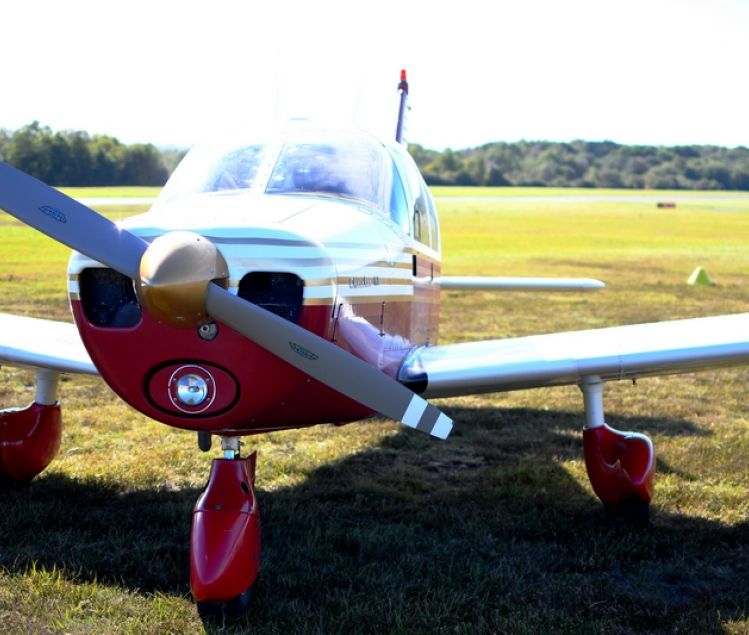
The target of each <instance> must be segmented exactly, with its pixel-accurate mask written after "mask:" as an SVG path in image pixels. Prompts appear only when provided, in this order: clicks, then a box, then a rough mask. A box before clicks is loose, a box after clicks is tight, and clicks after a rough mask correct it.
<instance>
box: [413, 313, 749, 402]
mask: <svg viewBox="0 0 749 635" xmlns="http://www.w3.org/2000/svg"><path fill="white" fill-rule="evenodd" d="M745 363H749V313H741V314H736V315H724V316H717V317H708V318H696V319H690V320H676V321H670V322H656V323H650V324H635V325H631V326H618V327H612V328H603V329H594V330H586V331H571V332H567V333H552V334H548V335H534V336H528V337H517V338H509V339H502V340H489V341H483V342H470V343H463V344H446V345H439V346H428V347H422V348H419V349H416V350H415V351H414V352H413V353H412V354H411V356H410V357H409V358H408V359H407V360H406V362H405V364H404V365H403V367H402V369H401V372H400V375H399V379H400V380H401V381H402V382H403V383H405V384H406V385H409V386H411V387H412V388H413V389H414V390H417V391H419V392H421V393H422V395H423V396H424V397H427V398H429V397H453V396H458V395H467V394H475V393H482V392H502V391H509V390H519V389H524V388H539V387H543V386H559V385H565V384H578V383H580V381H581V380H582V379H583V378H584V377H591V376H597V377H600V378H601V379H602V380H603V381H611V380H614V379H634V378H637V377H644V376H648V375H667V374H674V373H684V372H690V371H695V370H700V369H705V368H713V367H718V366H731V365H737V364H745Z"/></svg>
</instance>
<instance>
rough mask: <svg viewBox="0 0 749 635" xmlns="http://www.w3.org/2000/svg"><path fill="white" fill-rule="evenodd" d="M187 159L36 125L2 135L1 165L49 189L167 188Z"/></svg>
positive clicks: (147, 146)
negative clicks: (121, 186) (117, 186)
mask: <svg viewBox="0 0 749 635" xmlns="http://www.w3.org/2000/svg"><path fill="white" fill-rule="evenodd" d="M183 155H184V152H180V151H177V150H166V151H164V150H159V149H158V148H156V147H155V146H154V145H152V144H150V143H136V144H132V145H125V144H123V143H120V142H119V141H118V140H117V139H115V138H114V137H109V136H106V135H89V134H88V133H87V132H83V131H80V130H64V131H58V132H53V131H52V130H51V129H50V128H49V127H47V126H42V125H41V124H40V123H39V122H38V121H34V122H33V123H30V124H28V125H27V126H24V127H23V128H19V129H18V130H16V131H15V132H10V131H8V130H4V129H0V160H1V161H4V162H6V163H8V164H9V165H12V166H14V167H16V168H18V169H19V170H23V171H24V172H27V173H28V174H31V175H32V176H35V177H36V178H38V179H40V180H42V181H44V182H45V183H49V184H51V185H64V186H88V185H163V184H164V183H165V182H166V180H167V178H168V177H169V174H170V173H171V171H172V170H173V169H174V167H175V166H176V164H177V162H178V161H179V159H180V158H181V157H182V156H183Z"/></svg>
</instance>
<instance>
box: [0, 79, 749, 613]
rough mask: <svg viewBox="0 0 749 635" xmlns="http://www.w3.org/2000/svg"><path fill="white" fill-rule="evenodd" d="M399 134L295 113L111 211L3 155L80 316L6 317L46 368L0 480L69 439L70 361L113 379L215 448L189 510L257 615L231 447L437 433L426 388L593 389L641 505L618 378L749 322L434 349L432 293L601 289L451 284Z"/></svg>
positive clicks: (22, 472)
mask: <svg viewBox="0 0 749 635" xmlns="http://www.w3.org/2000/svg"><path fill="white" fill-rule="evenodd" d="M399 88H400V90H401V110H400V115H399V118H398V125H397V132H396V139H395V141H393V142H388V141H380V140H377V139H376V138H375V137H373V136H371V135H369V134H367V133H365V132H362V131H358V130H343V129H337V128H325V127H314V126H311V125H309V124H308V123H304V122H292V123H290V124H289V125H288V126H287V127H286V128H284V129H283V130H281V131H280V132H274V133H273V134H271V133H261V134H258V135H256V136H255V137H253V138H251V139H247V140H243V141H236V142H233V143H232V144H228V145H214V146H205V147H202V148H200V147H198V148H196V149H194V150H193V151H191V152H190V153H189V154H188V155H187V157H186V158H185V159H184V161H183V162H182V164H181V165H180V166H179V168H178V169H177V170H176V172H175V173H174V175H173V177H172V178H171V179H170V181H169V183H168V184H167V185H166V187H165V188H164V190H163V192H162V193H161V195H160V196H159V198H158V200H157V201H156V203H155V204H154V205H153V207H152V209H151V210H150V211H149V212H148V213H147V214H143V215H140V216H136V217H133V218H130V219H127V220H126V221H124V222H122V223H118V224H115V223H112V222H111V221H109V220H108V219H106V218H104V217H102V216H100V215H99V214H97V213H96V212H94V211H93V210H91V209H89V208H87V207H85V206H84V205H82V204H80V203H78V202H76V201H74V200H72V199H70V198H68V197H67V196H65V195H63V194H61V193H60V192H58V191H57V190H55V189H54V188H51V187H49V186H47V185H45V184H43V183H41V182H40V181H37V180H36V179H34V178H32V177H30V176H28V175H26V174H24V173H22V172H19V171H18V170H15V169H14V168H11V167H9V166H7V165H5V164H0V207H1V208H3V209H5V210H6V211H7V212H9V213H10V214H12V215H14V216H16V217H17V218H19V219H20V220H22V221H23V222H25V223H27V224H29V225H31V226H32V227H35V228H36V229H38V230H39V231H41V232H43V233H45V234H47V235H48V236H50V237H52V238H54V239H55V240H58V241H60V242H62V243H64V244H66V245H68V246H70V247H72V248H73V249H75V250H76V251H74V252H73V254H72V256H71V258H70V262H69V266H68V289H69V294H70V306H71V310H72V313H73V317H74V320H75V325H73V324H65V323H58V322H52V321H48V320H39V319H32V318H24V317H18V316H11V315H2V316H0V326H1V328H0V360H2V361H3V363H6V364H11V365H19V366H26V367H32V368H35V369H37V387H36V397H35V401H34V403H32V404H31V405H30V406H28V407H27V408H25V409H17V410H6V411H4V412H3V413H1V414H0V422H1V423H2V425H0V475H5V476H6V477H11V478H14V479H19V480H28V479H31V478H33V477H34V476H35V475H37V474H38V473H40V472H41V471H42V470H43V469H44V468H45V467H46V466H47V465H48V464H49V463H50V461H51V460H52V459H53V458H54V457H55V455H56V454H57V451H58V449H59V446H60V437H61V425H62V424H61V411H60V405H59V402H58V400H57V393H58V379H59V376H60V374H61V373H88V374H99V375H101V377H102V378H103V379H104V380H105V381H106V382H107V383H108V384H109V386H110V387H111V388H112V390H114V392H116V393H117V394H118V395H119V396H120V397H122V399H124V400H125V401H126V402H127V403H129V404H130V405H131V406H133V407H134V408H136V409H138V410H139V411H141V412H142V413H144V414H146V415H148V416H149V417H152V418H154V419H156V420H158V421H161V422H163V423H165V424H167V425H170V426H175V427H178V428H183V429H187V430H194V431H197V433H198V441H199V445H200V447H201V449H203V450H208V449H210V446H211V438H212V436H211V435H217V436H219V437H220V439H221V448H222V451H223V458H217V459H215V460H214V462H213V467H212V470H211V475H210V479H209V482H208V485H207V487H206V489H205V491H204V492H203V494H202V495H201V496H200V498H199V499H198V501H197V504H196V506H195V511H194V513H193V520H192V533H191V588H192V592H193V595H194V597H195V600H196V601H197V602H198V605H199V607H200V608H201V609H207V610H209V609H215V608H217V607H218V608H221V609H222V610H223V609H225V608H226V607H230V608H243V607H245V606H246V604H247V601H248V597H249V591H250V588H251V586H252V584H253V582H254V580H255V578H256V575H257V572H258V568H259V564H260V529H259V516H258V508H257V502H256V499H255V495H254V476H255V458H256V457H255V454H251V455H249V456H247V457H240V450H239V448H240V444H239V438H240V437H241V436H246V435H252V434H257V433H260V432H266V431H269V430H280V429H288V428H297V427H304V426H310V425H314V424H317V423H323V422H334V423H343V422H349V421H355V420H359V419H362V418H365V417H368V416H370V415H372V414H374V413H381V414H383V415H386V416H388V417H391V418H393V419H395V420H398V421H400V422H402V423H404V424H405V425H407V426H410V427H412V428H416V429H417V430H420V431H422V432H427V433H429V434H431V435H433V436H435V437H438V438H440V439H445V438H447V436H448V434H449V433H450V430H451V427H452V422H451V420H450V419H449V417H448V416H446V415H445V414H444V413H442V412H440V410H438V409H437V408H436V407H435V406H433V405H431V404H430V403H428V402H427V401H425V398H431V397H449V396H456V395H466V394H473V393H481V392H495V391H506V390H515V389H522V388H532V387H544V386H556V385H562V384H572V385H575V384H576V385H579V386H580V388H581V389H582V393H583V397H584V405H585V428H584V430H583V435H584V454H585V461H586V465H587V468H588V473H589V476H590V479H591V482H592V485H593V489H594V490H595V492H596V494H597V495H598V496H599V497H600V499H601V500H602V501H603V503H604V504H605V505H606V506H608V507H610V508H613V509H620V510H622V509H624V510H626V509H629V510H630V511H631V510H633V509H634V510H639V511H640V512H642V511H643V510H647V505H648V503H649V502H650V500H651V497H652V488H653V474H654V466H655V461H654V454H653V447H652V444H651V443H650V440H649V439H648V438H647V437H645V436H643V435H641V434H633V433H624V432H619V431H616V430H613V429H611V428H610V427H608V426H607V425H606V424H605V422H604V411H603V384H604V382H606V381H610V380H614V379H633V378H637V377H642V376H647V375H655V374H666V373H678V372H687V371H693V370H696V369H699V368H706V367H714V366H719V365H729V364H740V363H746V362H749V315H731V316H721V317H714V318H702V319H696V320H682V321H675V322H664V323H655V324H642V325H635V326H623V327H617V328H607V329H600V330H592V331H577V332H569V333H557V334H549V335H538V336H532V337H521V338H510V339H503V340H489V341H481V342H473V343H464V344H447V345H441V344H438V335H439V303H440V288H445V287H448V288H465V289H470V288H510V289H512V288H521V289H529V288H537V289H545V290H548V289H578V290H584V289H595V288H600V287H601V286H603V285H602V283H600V282H598V281H595V280H585V279H583V280H580V279H567V280H565V279H556V280H555V279H522V278H521V279H517V278H505V279H501V278H491V279H487V278H460V279H456V278H453V279H451V278H447V277H444V276H442V272H441V265H440V238H439V226H438V222H437V214H436V211H435V206H434V203H433V201H432V198H431V196H430V194H429V191H428V190H427V187H426V185H425V183H424V181H423V179H422V177H421V175H420V174H419V171H418V169H417V167H416V165H415V163H414V162H413V160H412V159H411V157H410V156H409V155H408V153H407V152H406V150H405V149H404V147H403V144H402V143H401V140H402V122H403V114H404V112H405V100H406V95H407V92H408V85H407V83H406V80H405V76H403V77H402V79H401V83H400V85H399Z"/></svg>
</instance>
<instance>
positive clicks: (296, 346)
mask: <svg viewBox="0 0 749 635" xmlns="http://www.w3.org/2000/svg"><path fill="white" fill-rule="evenodd" d="M289 346H291V350H292V351H294V352H295V353H296V354H297V355H301V356H302V357H305V358H307V359H309V360H311V361H313V362H314V361H315V360H316V359H319V355H315V354H314V353H313V352H312V351H310V350H307V349H306V348H304V346H300V345H299V344H296V343H295V342H289Z"/></svg>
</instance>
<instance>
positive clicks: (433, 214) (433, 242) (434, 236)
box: [426, 194, 440, 252]
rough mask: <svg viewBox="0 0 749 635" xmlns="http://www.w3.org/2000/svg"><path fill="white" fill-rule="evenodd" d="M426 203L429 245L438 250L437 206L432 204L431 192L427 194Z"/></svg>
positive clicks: (438, 226)
mask: <svg viewBox="0 0 749 635" xmlns="http://www.w3.org/2000/svg"><path fill="white" fill-rule="evenodd" d="M426 198H427V203H428V206H429V246H430V247H431V248H432V249H434V251H437V252H439V250H440V225H439V220H437V208H436V207H435V206H434V199H433V198H432V196H431V194H427V196H426Z"/></svg>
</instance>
